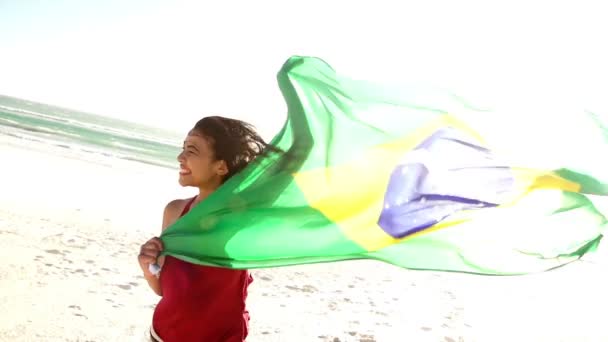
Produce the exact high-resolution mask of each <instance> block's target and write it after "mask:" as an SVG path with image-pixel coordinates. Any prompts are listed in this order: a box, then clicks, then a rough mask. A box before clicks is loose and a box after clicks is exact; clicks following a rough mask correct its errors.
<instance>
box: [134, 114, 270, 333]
mask: <svg viewBox="0 0 608 342" xmlns="http://www.w3.org/2000/svg"><path fill="white" fill-rule="evenodd" d="M270 147H271V146H269V145H267V144H266V143H265V142H264V140H263V139H262V138H261V137H260V136H259V135H258V134H257V133H256V132H255V130H254V129H253V128H252V126H251V125H249V124H247V123H245V122H242V121H239V120H234V119H228V118H223V117H218V116H214V117H206V118H203V119H201V120H200V121H199V122H197V123H196V125H194V128H192V130H191V131H190V132H189V133H188V136H187V137H186V139H185V141H184V145H183V150H182V152H181V153H180V154H179V156H178V157H177V160H178V161H179V165H180V171H179V183H180V184H181V185H182V186H193V187H196V188H198V189H199V193H198V195H197V196H195V197H193V198H190V199H177V200H174V201H171V202H169V204H167V206H166V208H165V211H164V216H163V224H162V229H163V230H164V229H165V228H167V227H168V226H170V225H171V224H172V223H174V222H175V221H176V220H177V219H178V218H179V217H181V216H182V215H184V214H185V213H187V212H188V210H190V209H191V208H193V207H194V206H196V205H197V204H198V203H200V202H202V201H204V200H205V198H207V196H209V194H211V193H212V192H213V191H215V190H216V189H217V188H218V187H220V186H221V185H222V183H224V182H225V181H226V180H227V179H229V178H230V177H232V176H233V175H234V174H236V173H238V172H239V171H241V170H243V169H244V168H245V167H246V166H247V165H248V164H249V163H250V162H251V161H252V160H253V159H254V158H256V157H257V156H258V155H260V154H261V153H263V152H265V151H266V150H267V149H269V148H270ZM162 250H163V245H162V242H161V240H160V239H159V238H158V237H154V238H152V239H150V240H149V241H147V242H146V243H145V244H143V245H142V246H141V250H140V253H139V256H138V261H139V265H140V267H141V269H142V271H143V274H144V277H145V279H146V280H147V282H148V284H149V286H150V287H151V288H152V290H154V292H156V293H157V294H158V295H159V296H162V298H161V300H160V302H159V303H158V305H157V306H156V309H155V311H154V316H153V319H152V327H151V331H150V334H151V337H152V340H153V341H164V342H172V341H180V342H187V341H209V342H215V341H218V342H219V341H222V342H223V341H230V342H233V341H244V340H245V338H246V337H247V330H248V322H249V314H248V311H247V309H246V306H245V300H246V298H247V287H248V286H249V284H250V283H251V282H252V280H253V279H252V277H251V275H250V274H249V272H248V271H246V270H232V269H226V268H219V267H208V266H201V265H195V264H191V263H187V262H184V261H181V260H179V259H177V258H173V257H171V256H167V257H159V253H160V252H161V251H162ZM150 264H158V265H159V266H161V272H160V273H159V275H158V276H156V275H154V274H152V273H151V272H150V271H149V270H148V267H149V266H150Z"/></svg>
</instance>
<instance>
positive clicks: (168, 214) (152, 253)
mask: <svg viewBox="0 0 608 342" xmlns="http://www.w3.org/2000/svg"><path fill="white" fill-rule="evenodd" d="M183 206H184V200H174V201H171V202H169V203H168V204H167V206H166V207H165V211H164V213H163V225H162V230H165V229H166V228H167V227H168V226H170V225H171V224H173V223H174V222H175V221H176V220H177V218H178V217H179V213H180V210H182V209H183V208H182V207H183ZM162 251H163V243H162V241H161V240H160V238H158V237H153V238H152V239H150V240H148V241H147V242H146V243H145V244H143V245H142V246H141V249H140V251H139V255H138V257H137V259H138V261H139V266H140V267H141V270H142V271H143V273H144V278H145V279H146V281H147V282H148V285H149V286H150V288H151V289H152V290H153V291H154V293H156V294H157V295H159V296H162V295H163V293H162V289H161V288H160V281H159V279H158V276H157V275H155V274H152V272H150V270H149V267H150V265H151V264H158V265H159V266H162V264H163V262H164V257H159V254H160V253H161V252H162Z"/></svg>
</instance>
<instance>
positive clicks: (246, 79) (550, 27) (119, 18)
mask: <svg viewBox="0 0 608 342" xmlns="http://www.w3.org/2000/svg"><path fill="white" fill-rule="evenodd" d="M489 3H490V1H477V2H464V1H449V2H448V1H446V2H443V3H441V2H436V1H419V0H418V1H384V0H374V1H359V2H357V1H354V0H350V1H338V0H332V1H330V0H307V1H301V0H299V1H292V0H281V1H261V0H259V1H249V0H245V1H160V0H145V1H144V0H141V1H140V0H136V1H119V0H104V1H101V0H100V1H85V0H73V1H68V0H54V1H30V0H13V1H10V0H0V94H5V95H12V96H17V97H22V98H27V99H31V100H37V101H42V102H46V103H50V104H56V105H62V106H67V107H71V108H74V109H80V110H86V111H91V112H94V113H98V114H102V115H108V116H118V117H123V118H125V119H128V120H131V121H139V122H144V123H148V124H152V125H156V126H162V127H166V128H170V129H173V130H176V131H183V132H185V131H186V130H187V129H188V128H189V127H190V126H191V125H192V124H193V123H194V122H195V121H196V120H198V119H199V118H200V117H202V116H205V115H215V114H219V115H225V116H232V117H237V118H241V119H245V120H248V121H250V122H252V123H254V124H255V125H256V126H258V127H259V128H260V130H261V132H262V133H263V134H264V135H265V136H267V137H268V136H272V134H274V132H275V131H276V130H278V129H279V127H280V126H281V125H282V123H283V120H284V117H285V106H284V103H283V99H282V97H281V94H280V92H279V90H278V87H277V85H276V80H275V76H276V73H277V71H278V70H279V68H280V67H281V65H282V63H283V62H284V61H285V60H286V59H287V58H288V57H289V56H291V55H296V54H299V55H310V56H317V57H321V58H323V59H325V60H326V61H327V62H329V63H330V64H331V65H332V66H333V67H334V68H335V69H337V70H338V72H340V73H343V74H347V75H350V76H352V77H356V78H366V79H373V80H381V81H386V82H400V81H405V82H411V81H424V82H427V83H433V84H437V85H441V86H445V87H448V88H452V89H454V90H456V91H463V92H468V91H471V92H474V93H475V94H477V96H478V97H477V98H475V99H481V98H484V97H486V98H487V97H496V96H503V97H506V95H507V94H510V93H511V92H513V91H520V92H528V93H530V94H532V93H534V92H538V91H544V92H549V93H550V92H553V91H556V92H557V91H559V92H561V93H564V94H567V95H568V96H572V97H575V98H577V99H580V100H581V101H583V102H584V103H585V104H592V105H594V106H603V107H602V108H607V106H606V105H605V104H604V103H603V102H602V103H600V102H601V101H604V100H603V99H602V98H601V96H604V95H603V94H601V91H604V93H605V91H606V90H608V83H607V81H606V80H608V77H607V76H608V67H607V66H606V64H607V63H606V61H608V52H607V51H606V49H605V46H606V39H605V35H606V33H607V32H608V23H607V22H606V20H605V18H604V16H603V14H604V13H605V11H604V10H603V7H600V6H601V3H600V2H597V4H598V5H597V6H595V7H594V6H591V5H590V4H589V3H585V2H582V1H576V2H574V1H571V2H569V3H570V4H571V5H569V6H564V5H558V4H557V2H553V1H551V2H550V1H547V2H540V1H534V2H533V1H525V2H522V3H521V5H518V4H517V3H515V2H513V1H508V2H506V1H505V2H501V3H502V4H503V5H500V6H499V5H496V2H492V4H489ZM598 101H599V102H598ZM604 102H605V101H604Z"/></svg>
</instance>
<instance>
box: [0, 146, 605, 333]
mask: <svg viewBox="0 0 608 342" xmlns="http://www.w3.org/2000/svg"><path fill="white" fill-rule="evenodd" d="M8 142H9V141H8V140H6V139H5V140H4V141H2V144H0V155H1V156H2V161H3V165H4V167H3V168H2V177H0V189H1V192H0V236H1V239H0V258H1V260H2V263H1V264H0V286H1V289H2V292H1V293H0V312H1V313H2V319H1V320H0V341H143V340H145V334H146V331H147V328H148V327H149V325H150V321H151V317H152V313H153V310H154V306H155V305H156V303H157V301H158V299H159V298H158V297H157V296H156V295H155V294H153V292H152V291H151V290H150V289H149V288H148V287H147V284H146V282H145V280H144V279H143V278H142V276H141V270H140V269H139V266H138V264H137V259H136V258H137V253H138V250H139V246H140V245H141V244H142V243H143V242H145V241H146V240H147V239H149V238H150V237H152V236H155V235H158V234H159V232H160V222H161V217H162V209H163V207H164V205H165V204H166V203H167V202H168V201H169V200H171V199H173V198H185V197H188V196H191V195H192V194H193V192H192V190H191V189H182V188H180V187H179V186H178V185H177V182H176V179H177V175H176V172H175V170H171V169H168V168H161V167H156V166H152V165H148V164H143V163H137V162H132V161H125V160H115V159H112V160H110V159H109V160H108V161H107V162H103V161H96V162H92V161H83V160H79V159H78V158H73V157H70V156H69V155H60V154H57V153H53V151H51V150H44V149H40V150H35V149H31V148H29V147H28V148H25V147H20V146H18V143H14V142H13V143H10V144H9V143H8ZM601 255H605V253H604V254H601V253H600V254H599V257H596V258H590V259H589V260H587V261H585V262H577V263H575V264H572V265H568V266H566V267H564V268H561V269H558V270H554V271H551V272H546V273H542V274H535V275H529V276H520V277H488V276H476V275H467V274H456V273H441V272H428V271H412V270H405V269H401V268H397V267H394V266H392V265H388V264H385V263H381V262H377V261H370V260H362V261H348V262H337V263H328V264H315V265H302V266H292V267H282V268H272V269H260V270H253V276H254V283H253V284H252V285H251V287H250V297H249V300H248V306H249V310H250V312H251V316H252V319H251V326H250V329H251V330H250V335H249V339H248V341H367V342H371V341H446V342H450V341H515V340H516V341H606V340H608V329H607V328H606V325H605V324H604V321H605V319H604V315H603V312H602V309H603V308H604V307H606V304H608V295H607V293H606V289H608V280H607V279H606V278H605V277H604V275H605V273H606V262H605V261H604V260H605V259H606V258H601Z"/></svg>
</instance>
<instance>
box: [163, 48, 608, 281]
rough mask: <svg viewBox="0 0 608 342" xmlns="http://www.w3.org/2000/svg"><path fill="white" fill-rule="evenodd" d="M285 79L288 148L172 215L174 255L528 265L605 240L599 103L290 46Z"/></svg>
mask: <svg viewBox="0 0 608 342" xmlns="http://www.w3.org/2000/svg"><path fill="white" fill-rule="evenodd" d="M278 83H279V86H280V89H281V91H282V94H283V96H284V98H285V100H286V102H287V105H288V115H287V120H286V122H285V124H284V126H283V128H282V130H281V131H280V132H279V133H278V134H277V135H276V136H275V137H274V139H273V140H272V142H271V143H272V144H273V145H275V146H277V147H279V148H280V149H281V150H282V151H283V152H281V153H272V152H270V153H268V154H266V155H264V156H263V157H260V158H258V159H257V160H255V161H254V162H253V163H252V164H250V165H249V166H248V167H247V168H246V169H245V170H244V171H243V172H241V173H239V174H237V175H236V176H234V177H233V178H231V179H230V180H229V181H227V182H226V183H225V184H223V185H222V186H221V187H220V188H219V189H218V190H217V191H215V192H214V193H212V194H211V195H210V196H209V197H208V198H207V199H205V200H204V201H203V202H201V203H200V204H198V205H197V206H196V207H194V208H193V209H192V210H191V211H190V212H188V213H187V214H186V215H185V216H183V217H182V218H181V219H179V220H178V221H177V222H175V223H174V224H173V225H172V226H170V227H169V228H167V229H166V230H165V231H164V232H163V234H162V236H161V239H162V240H163V243H164V245H165V251H164V253H165V254H168V255H172V256H175V257H177V258H180V259H183V260H186V261H188V262H192V263H196V264H203V265H211V266H220V267H228V268H235V269H243V268H249V269H251V268H262V267H264V268H265V267H276V266H286V265H295V264H305V263H317V262H333V261H339V260H348V259H361V258H368V259H377V260H381V261H385V262H388V263H391V264H394V265H398V266H401V267H404V268H409V269H427V270H441V271H456V272H469V273H478V274H524V273H531V272H539V271H544V270H548V269H551V268H555V267H557V266H561V265H564V264H566V263H569V262H571V261H574V260H576V259H578V258H580V257H581V256H582V255H584V254H585V253H587V252H589V251H592V250H594V249H596V247H597V246H598V244H599V242H600V239H601V238H602V234H603V232H604V228H605V227H606V222H607V221H606V218H605V217H604V216H603V215H602V214H601V213H600V212H599V211H598V210H597V209H596V207H595V206H594V205H593V202H592V201H591V200H590V196H589V195H600V196H605V195H607V194H608V182H607V178H608V169H606V167H605V166H603V165H602V164H603V163H602V162H601V160H598V158H601V157H602V156H603V157H604V158H605V157H606V156H608V144H607V142H608V130H607V129H606V127H605V126H604V125H603V121H602V120H601V119H602V118H601V117H599V116H598V115H595V114H593V113H589V112H580V113H578V112H577V113H574V112H572V113H571V115H565V116H562V117H556V116H552V113H546V112H543V111H538V112H534V113H532V114H531V115H527V114H526V115H518V114H517V111H514V112H511V114H504V113H497V112H490V111H485V110H480V109H476V108H473V107H471V106H469V105H467V104H466V103H464V102H463V101H462V100H460V99H458V98H457V97H455V96H453V95H450V94H448V93H446V92H439V91H430V90H427V89H423V88H422V87H420V88H417V87H397V86H393V87H387V86H383V85H381V84H373V83H371V82H365V81H357V80H351V79H348V78H346V77H343V76H340V75H338V74H337V73H336V72H335V71H334V70H333V69H332V68H331V67H330V66H329V65H328V64H326V63H325V62H324V61H322V60H320V59H317V58H311V57H292V58H290V59H289V60H287V62H286V63H285V64H284V66H283V67H282V69H281V70H280V72H279V73H278ZM524 112H526V109H525V108H522V110H521V113H524ZM521 113H519V114H521ZM530 132H532V133H533V134H530Z"/></svg>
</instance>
